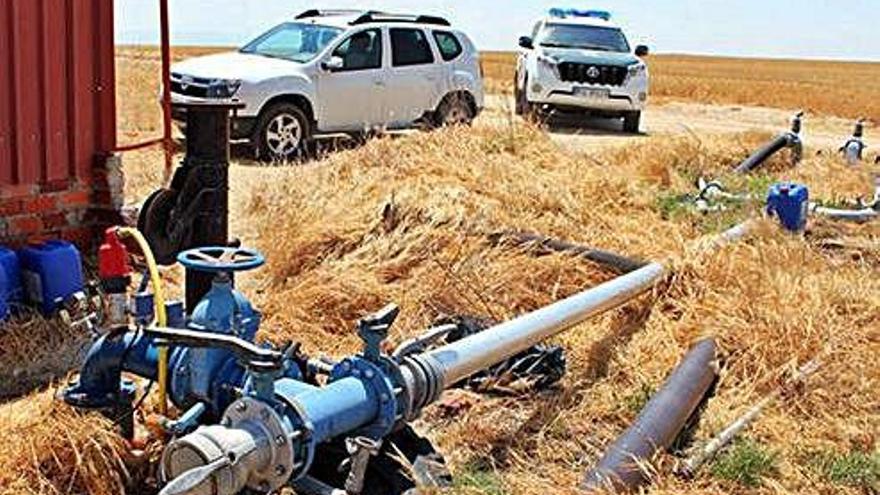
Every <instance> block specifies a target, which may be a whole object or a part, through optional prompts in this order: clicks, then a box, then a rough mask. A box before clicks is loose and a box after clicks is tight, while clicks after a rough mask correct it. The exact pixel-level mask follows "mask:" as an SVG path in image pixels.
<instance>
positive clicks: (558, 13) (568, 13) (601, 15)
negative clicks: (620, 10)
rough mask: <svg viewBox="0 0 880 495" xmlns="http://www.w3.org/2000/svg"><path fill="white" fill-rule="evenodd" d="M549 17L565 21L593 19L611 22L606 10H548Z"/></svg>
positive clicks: (609, 13)
mask: <svg viewBox="0 0 880 495" xmlns="http://www.w3.org/2000/svg"><path fill="white" fill-rule="evenodd" d="M550 17H558V18H560V19H565V18H566V17H593V18H596V19H602V20H605V21H610V20H611V12H608V11H606V10H579V9H561V8H553V9H550Z"/></svg>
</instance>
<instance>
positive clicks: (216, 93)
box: [208, 79, 241, 98]
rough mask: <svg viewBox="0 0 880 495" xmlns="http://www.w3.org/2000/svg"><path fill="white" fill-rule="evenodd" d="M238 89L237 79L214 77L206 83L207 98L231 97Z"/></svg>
mask: <svg viewBox="0 0 880 495" xmlns="http://www.w3.org/2000/svg"><path fill="white" fill-rule="evenodd" d="M239 89H241V80H239V79H214V80H213V81H211V83H210V84H209V85H208V98H232V97H233V96H235V94H236V93H238V90H239Z"/></svg>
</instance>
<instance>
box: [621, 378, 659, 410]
mask: <svg viewBox="0 0 880 495" xmlns="http://www.w3.org/2000/svg"><path fill="white" fill-rule="evenodd" d="M655 392H656V389H655V388H654V387H653V386H651V385H650V384H648V383H642V384H641V386H639V389H638V390H636V391H635V392H633V393H631V394H629V395H627V396H626V397H624V399H623V405H624V407H626V410H627V411H629V412H630V413H632V414H638V413H639V412H641V410H642V409H644V408H645V405H647V404H648V401H649V400H651V397H653V396H654V393H655Z"/></svg>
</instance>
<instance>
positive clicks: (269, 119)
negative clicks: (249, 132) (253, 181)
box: [254, 103, 312, 162]
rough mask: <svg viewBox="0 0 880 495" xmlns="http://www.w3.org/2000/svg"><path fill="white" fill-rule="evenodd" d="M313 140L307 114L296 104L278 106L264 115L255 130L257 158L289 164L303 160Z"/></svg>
mask: <svg viewBox="0 0 880 495" xmlns="http://www.w3.org/2000/svg"><path fill="white" fill-rule="evenodd" d="M311 137H312V126H311V124H310V123H309V119H308V117H307V116H306V113H305V112H304V111H303V110H302V109H301V108H300V107H299V106H297V105H294V104H292V103H276V104H274V105H272V106H270V107H269V108H267V109H266V110H264V111H263V112H262V113H261V114H260V118H259V120H258V122H257V126H256V128H255V130H254V144H255V148H256V151H257V158H258V159H260V160H266V161H273V162H289V161H295V160H299V159H301V158H303V157H304V156H305V154H306V150H307V149H308V148H307V145H308V142H309V141H310V140H311Z"/></svg>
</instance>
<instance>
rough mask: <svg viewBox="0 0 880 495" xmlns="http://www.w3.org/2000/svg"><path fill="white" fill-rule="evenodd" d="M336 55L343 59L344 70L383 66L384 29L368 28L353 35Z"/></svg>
mask: <svg viewBox="0 0 880 495" xmlns="http://www.w3.org/2000/svg"><path fill="white" fill-rule="evenodd" d="M333 56H334V57H339V58H341V59H342V70H343V71H356V70H369V69H381V68H382V31H381V30H380V29H368V30H366V31H360V32H357V33H355V34H353V35H351V36H350V37H349V38H348V39H347V40H345V41H343V42H342V44H340V45H339V46H338V47H337V48H336V50H334V51H333Z"/></svg>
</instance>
